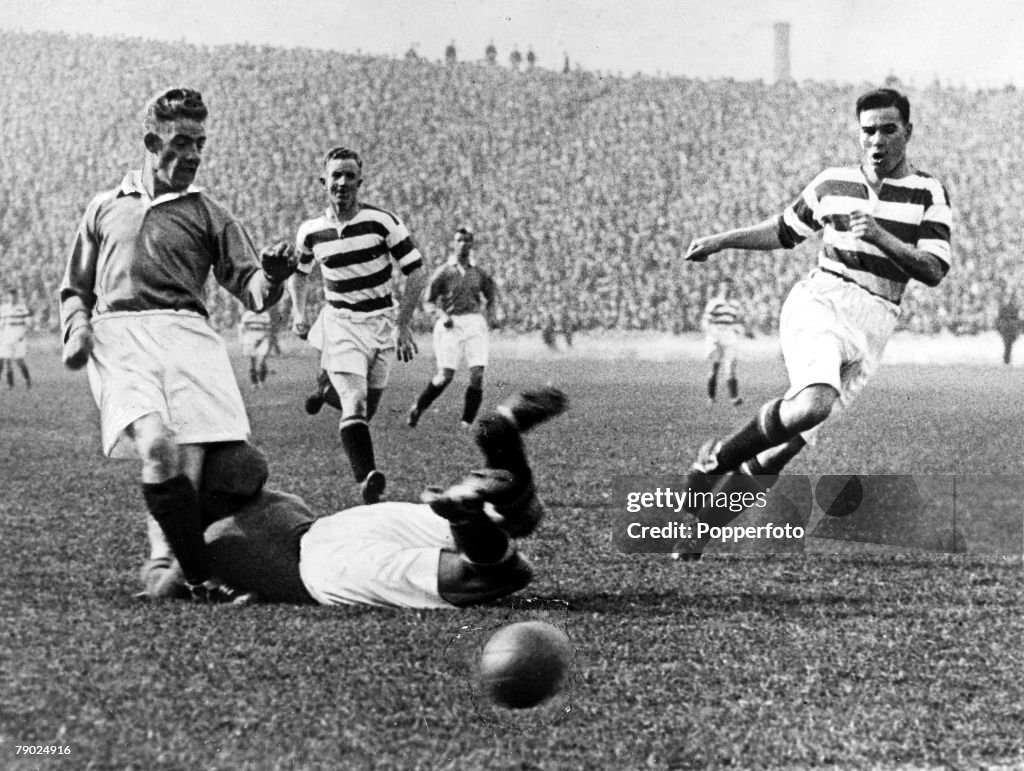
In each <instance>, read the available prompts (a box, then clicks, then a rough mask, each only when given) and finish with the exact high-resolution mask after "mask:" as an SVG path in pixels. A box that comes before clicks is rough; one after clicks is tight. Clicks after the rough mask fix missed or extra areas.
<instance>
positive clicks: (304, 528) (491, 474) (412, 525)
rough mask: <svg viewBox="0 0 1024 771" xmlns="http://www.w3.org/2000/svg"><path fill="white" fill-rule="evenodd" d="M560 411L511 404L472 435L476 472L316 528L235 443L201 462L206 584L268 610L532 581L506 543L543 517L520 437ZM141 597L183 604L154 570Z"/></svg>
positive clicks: (247, 448) (153, 564) (438, 604)
mask: <svg viewBox="0 0 1024 771" xmlns="http://www.w3.org/2000/svg"><path fill="white" fill-rule="evenodd" d="M565 408H566V398H565V395H564V394H563V393H562V392H561V391H559V390H557V389H554V388H544V389H540V390H537V391H530V392H525V393H521V394H518V395H516V396H514V397H512V398H511V399H510V400H509V401H508V402H506V403H505V404H504V405H502V406H499V407H498V408H497V409H495V410H494V411H492V412H490V413H488V414H487V415H485V416H483V417H482V418H481V419H480V420H478V421H477V423H476V425H475V426H474V432H475V439H476V442H477V445H478V446H479V447H480V449H481V451H482V452H483V455H484V459H485V462H486V468H484V469H482V470H479V471H474V472H471V473H470V474H469V475H468V476H467V477H466V478H465V479H464V480H463V481H462V482H460V483H458V484H456V485H454V486H452V487H449V488H448V489H447V490H441V489H440V488H428V489H427V491H426V492H424V494H423V501H424V502H423V503H402V502H383V503H377V504H373V505H368V506H356V507H354V508H351V509H345V510H343V511H339V512H337V513H336V514H332V515H330V516H326V517H322V518H317V517H316V516H315V515H314V514H313V512H312V511H310V509H309V507H308V506H307V505H306V504H305V503H304V502H303V501H302V499H301V498H299V497H297V496H295V495H290V494H288V493H283V492H278V491H275V490H270V489H265V488H264V482H265V481H266V477H267V465H266V461H265V460H264V458H263V457H262V455H261V454H260V453H259V451H258V450H256V449H255V448H254V447H252V446H251V445H249V444H247V443H243V442H235V443H231V444H226V445H222V446H220V447H219V448H217V449H216V450H213V451H211V452H210V453H208V457H207V460H206V465H205V468H204V473H203V478H204V480H206V481H204V484H203V488H202V496H201V497H202V504H203V511H204V516H205V517H206V520H207V522H208V523H209V524H208V526H207V528H206V543H207V550H208V552H209V555H210V560H211V564H212V565H213V570H214V572H215V574H216V575H217V576H218V578H220V579H221V580H224V581H227V582H230V583H231V585H233V586H237V587H239V588H241V589H244V590H247V591H249V592H255V593H256V595H257V596H258V597H259V598H260V599H261V600H263V601H266V602H289V603H318V604H321V605H383V606H395V607H405V608H452V607H465V606H468V605H474V604H478V603H482V602H487V601H490V600H494V599H496V598H498V597H502V596H504V595H506V594H510V593H511V592H515V591H518V590H519V589H522V588H523V587H525V586H526V585H527V584H528V583H529V582H530V579H531V578H532V571H531V569H530V565H529V563H528V562H527V561H526V559H525V558H524V557H523V556H522V555H521V554H519V553H518V551H517V550H516V546H515V543H514V539H517V538H523V537H525V536H527V535H529V534H530V533H531V532H533V530H534V528H536V526H537V524H538V523H539V522H540V519H541V517H542V516H543V514H544V507H543V504H542V503H541V501H540V500H539V499H538V497H537V495H536V492H535V487H534V480H533V473H532V471H531V469H530V466H529V464H528V463H527V460H526V454H525V451H524V449H523V443H522V438H521V434H522V433H523V432H525V431H528V430H530V429H531V428H533V426H535V425H537V424H538V423H541V422H543V421H545V420H548V419H550V418H552V417H554V416H556V415H558V414H560V413H561V412H563V411H564V410H565ZM142 578H143V581H144V583H145V586H146V588H145V591H144V592H143V593H142V595H140V596H143V597H146V598H149V599H171V598H185V597H187V596H188V595H187V593H186V592H185V591H184V589H185V585H184V582H183V579H182V576H181V571H180V569H179V568H178V566H177V563H175V562H170V561H168V560H153V561H150V562H149V563H147V564H146V566H145V567H144V568H143V574H142Z"/></svg>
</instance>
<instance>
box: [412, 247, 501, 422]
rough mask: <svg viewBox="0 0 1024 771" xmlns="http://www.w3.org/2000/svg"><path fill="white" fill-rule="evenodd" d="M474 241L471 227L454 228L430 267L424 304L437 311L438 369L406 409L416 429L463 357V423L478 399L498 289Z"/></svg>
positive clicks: (471, 416) (473, 414)
mask: <svg viewBox="0 0 1024 771" xmlns="http://www.w3.org/2000/svg"><path fill="white" fill-rule="evenodd" d="M473 242H474V237H473V231H472V230H470V229H469V228H466V227H461V228H459V229H458V230H456V231H455V235H454V236H453V238H452V247H453V252H452V255H451V256H450V257H449V258H448V261H447V262H446V263H445V264H444V265H442V266H441V267H440V268H438V269H437V270H436V271H434V275H433V276H431V277H430V282H429V283H428V284H427V303H428V304H430V305H433V306H434V307H436V308H437V309H438V311H439V315H438V319H437V322H436V323H435V324H434V357H435V358H436V359H437V373H436V374H435V375H434V377H433V378H431V380H430V382H429V383H427V385H426V387H425V388H424V389H423V391H422V393H420V395H419V397H417V399H416V402H415V403H414V404H413V405H412V407H411V408H410V409H409V416H408V421H407V422H408V424H409V427H410V428H415V427H416V425H417V424H418V423H419V420H420V416H421V415H422V414H423V413H424V412H425V411H426V410H427V409H428V408H429V407H430V405H431V404H433V403H434V400H435V399H436V398H437V397H438V396H440V395H441V394H442V393H444V390H445V389H446V388H447V387H448V385H449V384H450V383H451V382H452V378H454V377H455V370H456V369H458V366H459V361H460V360H461V359H462V357H463V356H465V358H466V364H467V365H468V366H469V385H468V386H466V394H465V398H464V400H463V406H462V425H463V427H465V428H468V427H469V426H470V425H472V423H473V421H474V420H475V419H476V414H477V411H479V409H480V403H481V402H482V401H483V398H484V370H485V369H486V368H487V359H488V350H489V346H488V329H490V328H491V327H492V326H494V302H495V299H496V296H497V291H496V288H495V284H494V279H493V278H491V274H490V273H488V272H487V271H485V270H483V269H482V268H480V267H479V266H478V265H477V264H476V260H475V259H474V258H473Z"/></svg>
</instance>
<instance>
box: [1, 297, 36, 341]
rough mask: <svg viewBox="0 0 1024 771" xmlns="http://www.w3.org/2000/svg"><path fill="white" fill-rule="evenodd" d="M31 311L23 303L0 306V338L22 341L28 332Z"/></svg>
mask: <svg viewBox="0 0 1024 771" xmlns="http://www.w3.org/2000/svg"><path fill="white" fill-rule="evenodd" d="M31 320H32V311H30V310H29V309H28V306H27V305H25V303H22V302H17V303H9V302H8V303H3V304H0V338H3V339H5V340H22V339H23V338H24V337H25V333H26V332H28V327H29V324H30V323H31Z"/></svg>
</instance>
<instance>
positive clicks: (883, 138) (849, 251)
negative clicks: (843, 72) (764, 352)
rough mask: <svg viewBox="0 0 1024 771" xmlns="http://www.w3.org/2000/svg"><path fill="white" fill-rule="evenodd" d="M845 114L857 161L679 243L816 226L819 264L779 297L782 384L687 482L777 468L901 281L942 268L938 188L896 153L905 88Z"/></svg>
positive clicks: (842, 389)
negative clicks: (854, 126) (742, 218)
mask: <svg viewBox="0 0 1024 771" xmlns="http://www.w3.org/2000/svg"><path fill="white" fill-rule="evenodd" d="M856 114H857V117H858V120H859V121H860V145H861V148H862V149H863V160H862V163H861V165H860V166H856V167H848V168H830V169H826V170H825V171H823V172H822V173H821V174H819V175H818V176H817V177H815V179H814V180H813V181H812V182H811V183H810V185H808V186H807V187H806V188H805V189H804V191H803V192H802V193H801V194H800V196H799V197H798V198H797V199H796V201H795V202H794V203H793V204H792V205H791V206H790V207H789V208H788V209H786V210H785V211H784V212H783V213H782V214H781V215H780V216H776V217H772V218H770V219H767V220H765V221H764V222H761V223H759V224H757V225H754V226H752V227H747V228H740V229H738V230H731V231H728V232H725V233H718V234H715V235H711V236H706V237H703V238H698V239H696V240H694V242H693V243H692V244H691V245H690V248H689V251H688V252H687V254H686V259H687V260H689V261H691V262H703V261H704V260H706V259H707V258H708V257H710V256H711V255H713V254H715V253H716V252H719V251H722V250H723V249H756V250H771V249H782V248H786V249H788V248H792V247H793V246H795V245H796V244H798V243H800V242H801V241H803V240H804V239H805V238H807V237H808V236H810V235H812V234H813V233H815V232H818V231H824V233H823V238H822V249H821V252H820V254H819V256H818V267H817V268H816V269H815V270H814V271H812V272H811V275H810V276H809V277H808V278H807V279H805V280H804V281H801V282H800V283H798V284H797V285H796V286H795V287H794V288H793V290H792V291H791V292H790V294H789V297H788V298H787V299H786V302H785V304H784V305H783V308H782V315H781V320H780V338H781V343H782V352H783V356H784V358H785V362H786V368H787V370H788V372H789V380H790V387H789V390H788V391H787V392H786V394H785V395H784V396H783V398H781V399H774V400H772V401H770V402H768V403H767V404H765V405H763V406H762V407H761V409H760V410H758V413H757V415H756V417H755V418H754V419H753V420H751V421H750V423H748V424H747V425H745V426H744V427H743V428H741V429H740V430H739V431H737V432H736V433H734V434H732V435H730V436H727V437H725V438H723V439H720V440H718V441H710V442H707V443H706V444H705V445H704V446H703V447H702V448H701V450H700V453H699V455H698V457H697V459H696V461H695V462H694V464H693V467H692V469H691V471H690V479H689V487H690V489H693V490H697V491H706V490H710V489H712V488H713V486H714V485H716V484H718V485H724V484H743V481H742V479H739V478H737V479H730V477H731V476H732V475H733V472H739V474H740V475H741V476H745V477H746V478H747V479H748V480H754V478H755V477H764V476H767V477H772V476H774V475H777V474H779V473H780V472H781V471H782V469H783V468H784V467H785V465H786V464H787V463H789V461H790V460H792V459H793V457H794V456H796V454H797V453H799V452H800V450H802V449H803V447H804V446H805V445H806V444H808V443H812V444H813V442H814V437H815V435H816V434H817V432H818V430H819V428H820V426H821V424H822V422H823V421H824V420H825V419H826V418H828V417H829V415H831V414H832V412H833V410H835V409H836V408H837V407H839V406H840V405H848V404H849V403H850V402H851V401H852V400H853V398H854V397H855V396H856V395H857V394H858V393H859V392H860V390H861V389H862V388H863V387H864V385H865V383H866V382H867V380H868V378H870V376H871V375H872V373H874V371H875V369H876V368H877V367H878V363H879V360H880V359H881V357H882V352H883V351H884V350H885V346H886V343H887V342H888V341H889V338H890V337H891V336H892V333H893V331H894V330H895V328H896V322H897V319H898V318H899V313H900V301H901V300H902V298H903V294H904V292H905V290H906V287H907V283H908V282H909V281H910V280H911V279H914V280H917V281H920V282H921V283H923V284H925V285H926V286H930V287H934V286H936V285H938V283H939V282H940V281H941V280H942V278H943V277H944V276H945V275H946V272H947V271H948V270H949V267H950V262H951V250H950V229H951V224H952V212H951V208H950V203H949V197H948V196H947V194H946V191H945V189H944V188H943V186H942V185H941V184H940V183H939V182H938V181H936V180H935V179H933V178H932V177H931V176H929V175H927V174H925V173H924V172H921V171H918V170H916V169H914V168H913V167H912V166H911V165H910V163H909V162H908V160H907V144H908V142H909V141H910V138H911V134H912V132H913V125H912V124H911V122H910V102H909V100H908V99H907V97H906V96H904V95H903V94H901V93H899V92H898V91H895V90H893V89H889V88H883V89H878V90H875V91H870V92H868V93H866V94H864V95H862V96H861V97H860V98H859V99H858V100H857V103H856ZM723 476H725V479H724V480H723V479H721V478H722V477H723ZM755 481H756V480H755ZM761 481H764V480H761ZM697 514H698V517H699V518H701V519H707V518H709V517H711V516H714V517H716V519H717V521H716V522H715V524H722V522H721V517H722V516H727V513H725V514H723V512H711V511H709V510H707V509H705V510H703V511H701V512H697ZM733 516H735V515H733ZM705 545H706V544H705V543H697V542H694V543H683V544H679V545H678V546H677V553H680V554H690V555H694V554H699V553H700V552H701V551H702V549H703V547H704V546H705Z"/></svg>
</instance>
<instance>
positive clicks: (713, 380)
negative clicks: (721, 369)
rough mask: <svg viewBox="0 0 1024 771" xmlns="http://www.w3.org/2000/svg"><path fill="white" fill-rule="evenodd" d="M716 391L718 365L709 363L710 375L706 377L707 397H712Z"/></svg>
mask: <svg viewBox="0 0 1024 771" xmlns="http://www.w3.org/2000/svg"><path fill="white" fill-rule="evenodd" d="M717 393H718V365H717V364H712V365H711V376H710V377H709V378H708V398H709V399H714V398H715V394H717Z"/></svg>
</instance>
